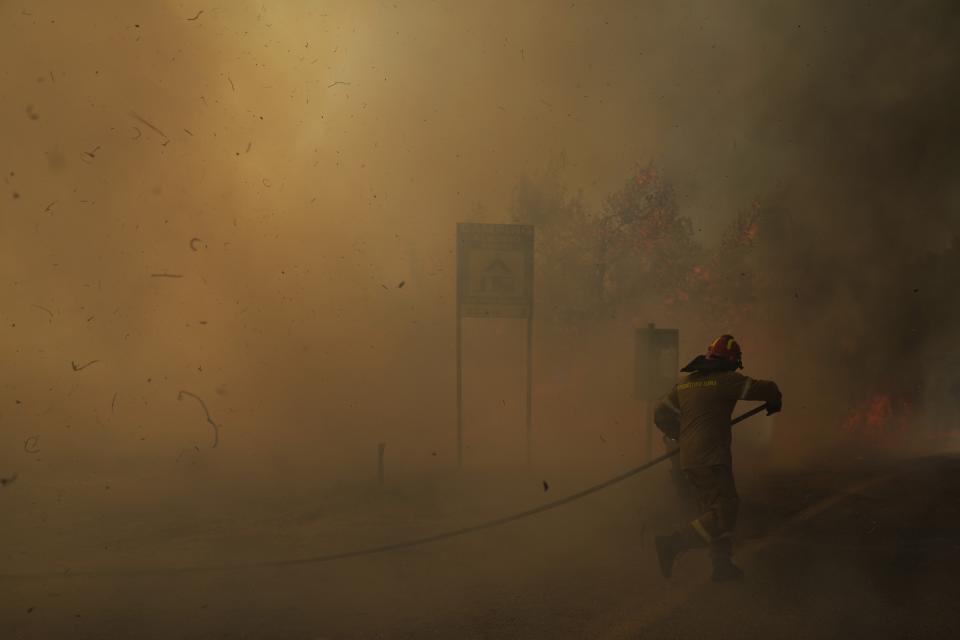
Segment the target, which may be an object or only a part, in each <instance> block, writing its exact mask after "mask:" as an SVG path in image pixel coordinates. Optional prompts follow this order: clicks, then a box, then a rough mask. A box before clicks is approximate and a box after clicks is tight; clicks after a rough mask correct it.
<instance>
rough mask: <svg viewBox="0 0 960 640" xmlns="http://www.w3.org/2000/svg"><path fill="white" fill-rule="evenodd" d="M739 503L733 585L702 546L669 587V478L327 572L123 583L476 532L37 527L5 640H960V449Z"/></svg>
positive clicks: (818, 475) (311, 522) (1, 610)
mask: <svg viewBox="0 0 960 640" xmlns="http://www.w3.org/2000/svg"><path fill="white" fill-rule="evenodd" d="M553 484H554V487H555V488H554V489H551V491H554V490H557V489H556V485H557V484H559V485H560V487H559V490H560V491H563V490H564V489H565V487H564V486H563V483H562V482H559V483H557V482H555V483H553ZM576 488H580V487H570V489H576ZM570 492H572V491H570ZM740 493H741V497H742V501H743V503H742V516H741V523H740V526H739V529H738V545H737V549H738V551H737V559H738V562H739V564H741V566H742V567H743V568H744V569H745V570H746V572H747V577H746V579H745V580H744V581H743V582H740V583H735V584H714V583H711V582H710V581H709V561H708V559H707V557H706V554H705V553H704V552H692V553H690V554H688V555H685V556H683V557H682V558H681V559H680V560H679V562H678V565H677V568H676V571H675V575H674V577H673V578H672V579H671V580H668V581H665V580H663V579H662V578H661V577H660V576H659V573H658V571H657V569H656V561H655V558H654V557H653V551H652V536H653V535H654V533H655V532H656V531H657V530H666V529H669V528H670V526H672V525H673V524H675V523H677V522H681V521H682V520H683V518H684V517H685V514H684V508H683V506H682V504H681V503H679V502H678V500H677V499H676V496H675V495H674V493H673V491H672V487H671V486H670V485H669V483H668V482H667V481H666V474H665V473H658V474H657V475H656V476H651V477H650V478H647V479H645V480H638V481H636V482H634V481H629V482H627V483H624V485H622V486H618V487H617V488H614V489H611V490H610V491H608V492H604V493H603V494H598V495H597V496H592V497H590V498H587V499H585V500H583V501H581V502H579V503H577V504H575V505H569V506H566V507H564V508H563V509H561V510H558V511H556V512H550V513H547V514H541V515H538V516H536V517H534V518H530V519H528V520H525V521H522V522H518V523H513V524H510V525H507V526H505V527H502V528H498V529H495V530H490V531H486V532H482V533H480V534H477V535H476V536H472V537H471V536H468V537H464V538H458V539H453V540H446V541H442V542H438V543H436V544H434V545H428V546H425V547H419V548H415V549H409V550H404V551H400V552H396V553H387V554H378V555H373V556H368V557H361V558H353V559H348V560H343V561H337V562H333V563H326V564H318V565H305V566H293V567H290V566H287V567H282V566H278V567H263V568H258V569H245V570H237V571H210V572H198V573H177V572H164V571H162V570H161V571H157V572H155V573H151V572H150V571H147V572H145V573H143V574H137V575H110V571H111V570H116V571H120V572H122V571H126V570H129V569H130V568H131V567H144V566H146V567H154V568H163V567H183V566H190V565H196V564H203V563H211V562H212V563H216V562H218V561H222V560H224V559H231V558H232V559H236V558H242V559H262V558H269V557H296V556H303V555H310V554H311V553H315V552H316V551H318V550H320V551H323V550H329V549H331V548H340V549H343V548H351V547H357V546H365V545H366V544H368V543H369V542H372V541H375V540H378V539H379V538H378V536H380V534H381V533H383V526H382V524H383V522H384V520H383V519H382V518H388V519H389V520H390V521H391V522H393V523H394V524H395V523H396V521H397V520H403V519H404V518H405V519H406V525H404V526H403V527H401V528H400V529H397V528H396V527H395V526H393V525H391V529H390V531H389V534H388V535H389V536H390V537H393V536H395V535H401V536H403V537H410V536H416V535H422V534H430V533H432V532H435V531H436V530H437V529H442V528H444V527H447V526H450V525H452V524H462V522H459V521H457V518H456V517H451V516H444V517H436V518H431V517H430V514H429V510H424V509H422V505H411V504H403V503H402V501H401V503H399V504H394V505H393V506H392V507H391V509H390V511H389V513H388V514H387V515H384V513H380V514H379V516H378V517H373V516H372V515H370V514H367V515H369V516H370V517H369V521H367V522H366V523H365V526H361V525H363V524H364V522H363V521H362V518H359V519H358V515H357V514H353V516H352V519H350V520H341V521H339V522H338V524H337V526H338V527H339V528H340V529H344V527H346V529H344V530H345V531H346V533H345V534H341V535H333V534H331V533H329V531H328V529H327V528H326V527H329V526H330V522H329V520H331V519H332V516H331V517H327V516H325V515H324V514H323V513H309V512H301V513H298V514H297V515H294V516H289V515H288V516H285V517H283V518H276V519H268V520H266V521H264V522H261V523H260V524H258V525H256V526H254V525H252V524H249V523H246V522H242V521H236V520H231V521H224V522H218V523H214V524H212V525H211V524H209V523H207V524H203V523H200V522H196V523H191V522H177V523H176V524H177V526H176V527H170V526H167V527H154V528H153V529H152V530H151V531H150V532H149V533H147V532H141V533H140V534H138V535H132V534H130V535H127V536H126V537H124V536H118V535H117V536H113V538H111V542H110V543H109V544H107V545H106V547H107V548H106V549H100V548H99V547H100V542H102V541H103V540H104V539H106V531H107V529H108V527H106V526H104V527H103V528H100V529H97V528H96V527H92V528H91V526H89V525H88V526H85V527H77V528H75V529H73V530H68V531H67V534H66V535H65V536H64V535H62V534H63V531H62V530H58V533H59V534H61V535H59V537H54V536H53V533H52V531H46V530H44V529H43V528H39V529H29V532H30V534H29V535H26V534H23V535H19V534H18V535H13V534H8V535H5V536H4V537H3V538H2V539H3V543H4V546H5V547H6V548H7V549H8V551H9V553H8V554H7V560H6V563H5V564H6V566H5V567H4V571H0V573H7V574H10V573H30V571H33V572H35V573H37V574H43V577H32V578H31V577H23V576H20V577H9V576H8V577H2V578H0V593H2V594H3V598H2V600H0V626H2V628H3V629H4V631H3V633H2V637H4V638H17V639H23V640H27V639H35V638H36V639H41V638H42V639H50V638H71V639H77V638H91V639H94V638H95V639H106V640H112V639H114V638H117V639H119V638H164V639H167V638H191V639H192V638H277V639H284V638H291V639H293V638H304V639H318V638H327V639H337V638H344V639H353V638H451V639H461V638H463V639H473V638H477V639H480V638H533V639H537V638H552V639H555V638H644V639H647V638H859V637H872V638H954V637H960V606H958V602H960V597H958V596H960V586H958V576H960V458H956V457H943V456H941V457H927V458H917V459H912V460H885V461H868V462H859V463H857V464H856V465H854V466H853V467H850V466H849V465H847V466H846V467H843V468H838V467H836V466H833V467H831V468H827V467H821V468H816V469H805V470H794V471H791V472H782V473H770V472H765V473H754V474H744V475H742V476H741V479H740ZM551 497H554V496H553V495H551ZM556 497H559V495H558V496H556ZM523 498H524V499H526V497H525V496H524V497H523ZM502 506H504V505H500V504H491V505H487V506H486V507H485V509H487V512H488V513H489V515H501V514H500V513H497V509H498V508H500V507H502ZM413 507H417V509H420V511H418V510H417V509H413ZM479 515H483V514H479V513H478V514H469V516H470V518H472V517H475V516H479ZM458 517H459V516H458ZM378 518H380V519H378ZM467 519H468V520H469V518H467ZM51 526H52V525H51ZM13 529H16V527H13ZM23 531H28V530H27V529H24V530H23ZM385 535H387V534H385ZM114 538H117V539H114ZM11 547H16V549H11ZM95 549H96V551H95ZM65 566H66V567H67V568H68V569H69V568H71V567H72V568H74V570H76V571H78V572H79V571H82V570H84V569H87V570H89V569H96V570H102V571H104V572H105V575H99V576H84V575H70V571H69V570H67V569H64V568H63V567H65Z"/></svg>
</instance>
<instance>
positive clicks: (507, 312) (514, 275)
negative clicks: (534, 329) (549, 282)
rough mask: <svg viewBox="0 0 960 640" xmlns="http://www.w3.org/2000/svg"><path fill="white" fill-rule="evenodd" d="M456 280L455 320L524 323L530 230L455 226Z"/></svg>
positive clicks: (529, 293)
mask: <svg viewBox="0 0 960 640" xmlns="http://www.w3.org/2000/svg"><path fill="white" fill-rule="evenodd" d="M457 278H458V292H459V307H460V308H459V314H460V316H461V317H466V318H470V317H472V318H528V317H530V311H531V308H532V306H533V227H532V226H529V225H521V224H471V223H464V224H458V225H457Z"/></svg>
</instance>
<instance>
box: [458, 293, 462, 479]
mask: <svg viewBox="0 0 960 640" xmlns="http://www.w3.org/2000/svg"><path fill="white" fill-rule="evenodd" d="M458 297H459V296H458ZM462 325H463V319H462V318H461V317H460V303H459V301H458V302H457V468H458V469H462V468H463V342H462V341H463V337H462V329H461V326H462Z"/></svg>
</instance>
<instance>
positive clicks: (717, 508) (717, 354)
mask: <svg viewBox="0 0 960 640" xmlns="http://www.w3.org/2000/svg"><path fill="white" fill-rule="evenodd" d="M742 368H743V361H742V353H741V350H740V345H739V344H738V343H737V341H736V340H735V339H734V338H733V336H730V335H722V336H720V337H719V338H717V339H716V340H714V341H713V343H711V344H710V347H709V348H708V349H707V353H706V355H701V356H697V357H696V358H694V360H693V361H692V362H690V364H688V365H687V366H685V367H684V368H683V369H681V371H682V372H683V373H686V374H687V375H686V376H684V377H682V378H681V379H680V380H679V382H678V383H677V384H676V386H674V388H673V390H672V391H671V392H670V393H669V394H667V395H666V396H665V397H664V398H663V399H662V400H660V402H659V403H658V404H657V407H656V409H655V413H654V421H655V422H656V424H657V427H658V428H659V429H660V430H661V431H663V433H664V435H665V436H667V437H668V438H671V439H673V440H677V441H678V442H679V446H680V454H679V456H680V468H681V469H683V472H684V474H685V475H686V477H687V479H688V480H689V481H690V484H691V486H692V487H693V489H694V491H695V492H696V496H697V503H698V510H699V513H700V515H699V517H697V518H696V519H695V520H693V522H691V523H690V524H689V525H687V526H684V527H683V528H682V529H679V530H677V531H675V532H673V533H672V534H670V535H667V536H657V538H656V547H657V556H658V559H659V561H660V570H661V572H662V573H663V576H664V577H665V578H669V577H670V575H671V573H672V571H673V562H674V560H675V559H676V558H677V556H679V555H680V554H681V553H683V552H685V551H688V550H690V549H695V548H703V547H706V548H709V550H710V557H711V559H712V561H713V580H715V581H725V580H737V579H740V578H742V577H743V571H741V570H740V568H739V567H737V566H736V565H735V564H733V561H732V556H733V538H732V536H733V528H734V525H735V524H736V519H737V508H738V506H739V498H738V497H737V489H736V485H735V483H734V480H733V458H732V456H731V453H730V440H731V428H730V420H731V416H732V415H733V409H734V406H735V405H736V404H737V401H738V400H762V401H764V402H766V403H767V415H771V414H773V413H776V412H778V411H780V409H781V406H782V402H781V395H780V389H778V388H777V385H776V383H774V382H770V381H767V380H755V379H753V378H749V377H747V376H745V375H743V374H741V373H739V371H738V369H742Z"/></svg>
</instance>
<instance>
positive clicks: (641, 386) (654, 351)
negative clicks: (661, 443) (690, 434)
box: [634, 322, 680, 460]
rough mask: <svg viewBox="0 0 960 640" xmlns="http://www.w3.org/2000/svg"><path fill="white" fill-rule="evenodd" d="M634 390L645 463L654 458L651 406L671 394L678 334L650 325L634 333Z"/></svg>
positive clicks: (678, 344)
mask: <svg viewBox="0 0 960 640" xmlns="http://www.w3.org/2000/svg"><path fill="white" fill-rule="evenodd" d="M634 354H635V356H634V365H635V374H634V391H635V395H636V398H637V399H638V400H640V401H642V402H643V403H644V412H643V416H644V417H643V421H644V422H645V423H646V425H647V429H646V434H645V440H646V442H645V444H646V456H647V460H650V459H651V458H652V457H653V404H654V403H655V402H656V401H657V400H659V399H660V398H661V397H663V396H664V395H666V394H667V393H669V392H670V389H672V388H673V385H674V384H676V382H677V373H678V371H679V369H680V332H679V331H678V330H677V329H657V328H656V327H655V326H654V324H653V323H652V322H651V323H650V324H648V325H647V328H646V329H637V330H636V331H635V332H634Z"/></svg>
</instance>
